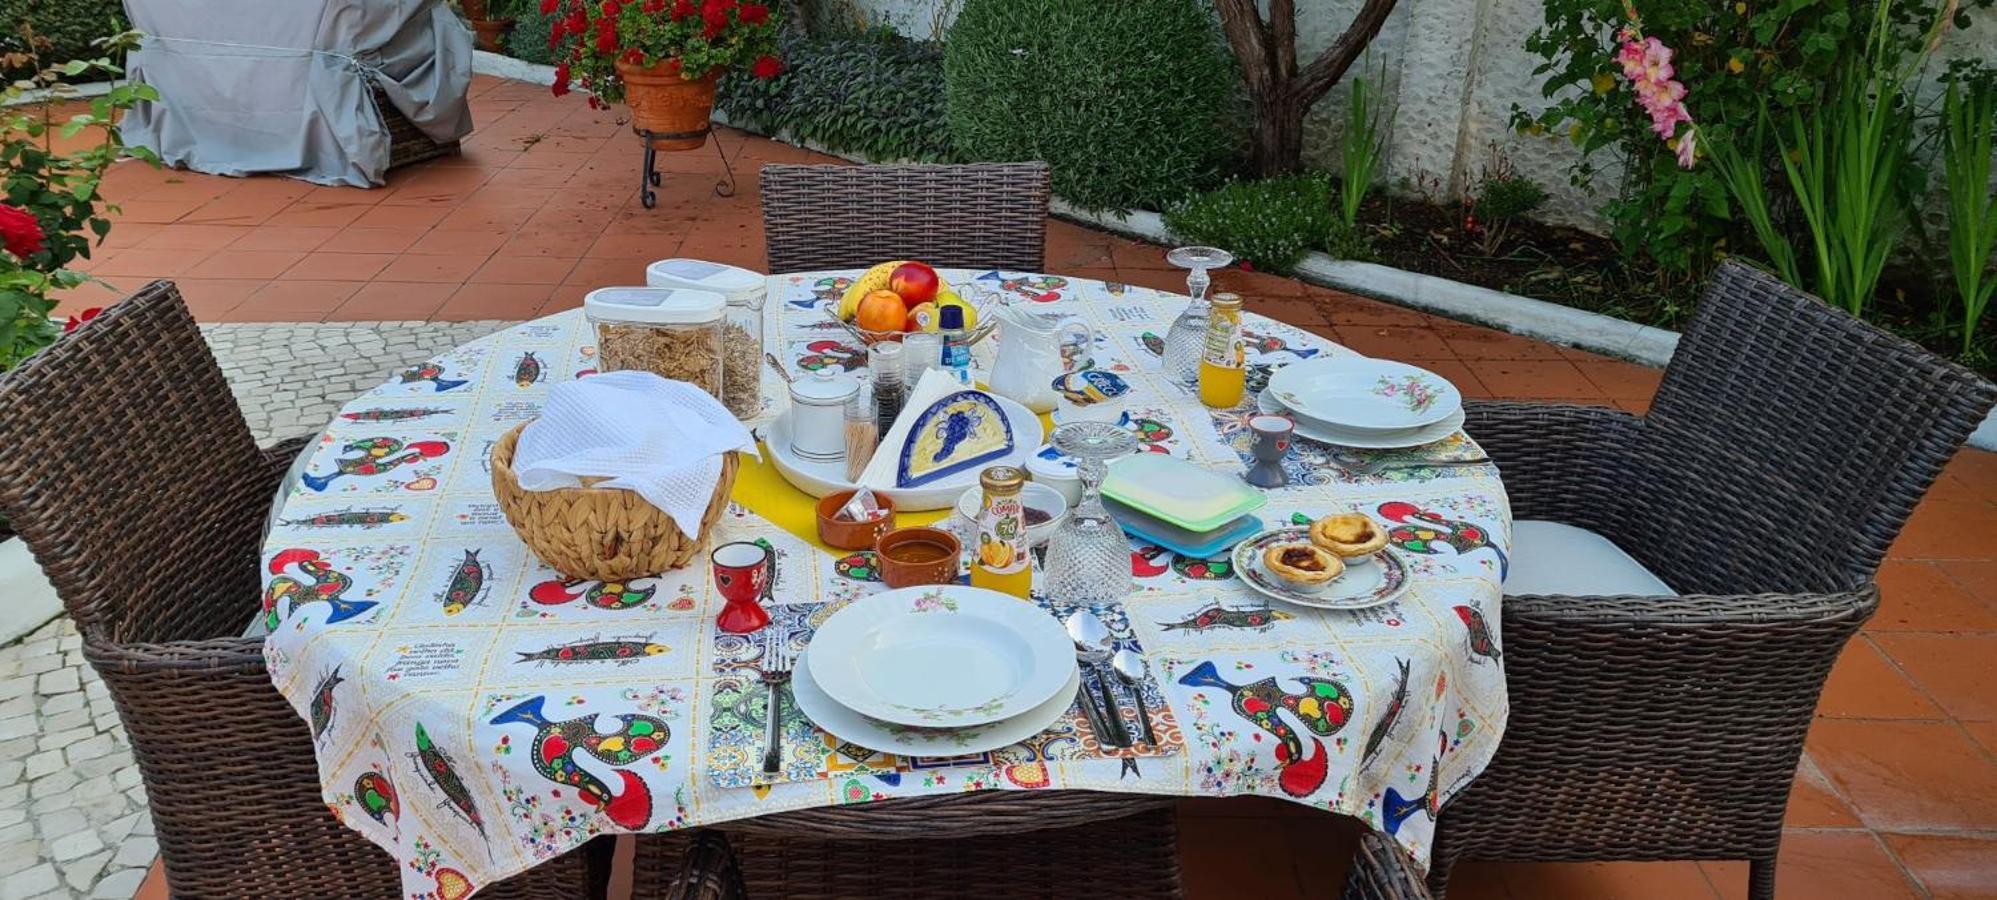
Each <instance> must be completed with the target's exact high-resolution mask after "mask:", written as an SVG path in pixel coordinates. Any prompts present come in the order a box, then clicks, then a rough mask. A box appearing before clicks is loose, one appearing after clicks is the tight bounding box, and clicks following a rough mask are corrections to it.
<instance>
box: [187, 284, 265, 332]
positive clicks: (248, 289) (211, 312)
mask: <svg viewBox="0 0 1997 900" xmlns="http://www.w3.org/2000/svg"><path fill="white" fill-rule="evenodd" d="M267 283H268V282H265V281H264V280H263V279H261V278H181V279H176V280H175V281H174V284H175V286H177V287H179V288H180V298H181V299H182V300H184V301H186V303H187V309H188V311H189V312H192V313H193V314H194V318H195V319H196V320H198V321H202V322H223V321H228V317H229V315H228V314H229V313H231V312H233V311H235V310H236V309H237V308H238V307H240V306H242V305H243V302H244V301H246V300H248V299H249V298H250V295H251V294H254V293H256V292H257V291H258V290H260V289H262V288H263V286H264V285H265V284H267Z"/></svg>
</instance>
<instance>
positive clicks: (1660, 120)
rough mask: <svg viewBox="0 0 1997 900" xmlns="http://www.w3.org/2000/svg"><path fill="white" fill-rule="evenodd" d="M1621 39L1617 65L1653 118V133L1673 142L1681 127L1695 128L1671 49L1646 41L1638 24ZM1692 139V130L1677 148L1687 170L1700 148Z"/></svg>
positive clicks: (1625, 32) (1681, 164)
mask: <svg viewBox="0 0 1997 900" xmlns="http://www.w3.org/2000/svg"><path fill="white" fill-rule="evenodd" d="M1632 15H1633V13H1632ZM1617 36H1618V38H1620V39H1621V41H1622V45H1621V46H1620V47H1618V48H1617V49H1616V64H1617V65H1618V66H1620V67H1621V68H1622V72H1623V77H1624V78H1627V79H1629V82H1630V88H1631V89H1632V90H1634V91H1635V92H1636V102H1637V105H1638V106H1639V107H1642V108H1643V111H1644V112H1645V113H1647V114H1649V116H1650V130H1651V131H1652V132H1653V133H1655V134H1656V135H1657V136H1658V137H1660V138H1663V139H1665V140H1667V141H1669V140H1671V139H1672V137H1673V136H1674V135H1676V134H1677V133H1678V126H1679V125H1681V124H1683V125H1691V124H1692V113H1691V111H1690V110H1688V109H1686V108H1685V85H1684V83H1682V82H1680V81H1678V80H1676V78H1675V77H1674V76H1676V75H1677V74H1678V71H1677V69H1676V68H1674V67H1673V66H1672V65H1671V57H1672V51H1671V48H1670V47H1667V46H1665V45H1664V42H1663V41H1660V40H1658V39H1657V38H1654V37H1644V36H1643V35H1642V34H1641V33H1640V32H1638V31H1637V29H1636V26H1635V24H1634V22H1632V24H1630V25H1628V26H1625V27H1624V28H1623V29H1622V31H1621V32H1619V33H1618V35H1617ZM1691 135H1692V132H1691V131H1689V130H1688V131H1687V132H1686V134H1685V137H1684V138H1683V139H1681V140H1680V141H1679V142H1678V145H1677V155H1678V164H1679V165H1680V166H1683V167H1685V168H1691V166H1692V161H1693V159H1694V155H1693V154H1694V150H1695V146H1696V144H1697V142H1696V141H1694V140H1692V137H1691Z"/></svg>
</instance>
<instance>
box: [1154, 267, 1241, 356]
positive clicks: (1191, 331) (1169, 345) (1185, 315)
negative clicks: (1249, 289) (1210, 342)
mask: <svg viewBox="0 0 1997 900" xmlns="http://www.w3.org/2000/svg"><path fill="white" fill-rule="evenodd" d="M1165 261H1166V262H1169V263H1171V264H1172V265H1175V266H1178V267H1180V268H1183V269H1190V270H1192V271H1191V272H1189V273H1188V274H1187V275H1186V293H1187V294H1189V295H1190V296H1191V297H1192V298H1193V299H1192V302H1190V303H1187V304H1186V310H1185V312H1182V313H1179V317H1178V318H1176V319H1173V320H1172V329H1171V330H1170V331H1168V332H1166V333H1165V375H1166V377H1168V378H1171V379H1173V380H1175V381H1177V382H1179V383H1181V384H1193V383H1195V382H1197V381H1199V377H1200V349H1201V348H1202V347H1204V346H1205V344H1206V337H1207V312H1208V309H1209V307H1208V305H1207V286H1208V285H1210V284H1212V283H1213V279H1212V278H1210V277H1208V276H1207V270H1209V269H1218V268H1220V267H1222V266H1225V265H1227V264H1228V263H1231V262H1234V254H1232V253H1229V252H1227V251H1226V250H1222V249H1220V248H1219V247H1175V248H1173V249H1172V251H1171V252H1170V253H1167V254H1165Z"/></svg>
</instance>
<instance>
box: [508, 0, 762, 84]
mask: <svg viewBox="0 0 1997 900" xmlns="http://www.w3.org/2000/svg"><path fill="white" fill-rule="evenodd" d="M541 11H542V12H544V13H547V14H549V15H552V16H554V17H555V19H554V23H553V25H552V26H551V29H552V30H551V33H550V37H549V40H551V41H554V42H556V43H557V44H558V45H559V44H561V42H562V41H564V40H565V39H567V41H568V42H567V45H566V46H567V48H568V56H567V57H566V58H564V59H562V60H561V61H560V62H557V63H556V64H555V87H554V90H555V95H556V96H561V95H563V94H566V93H568V92H569V85H570V82H571V79H573V80H574V82H575V83H576V84H579V85H581V86H582V88H583V89H584V90H586V91H588V92H589V94H590V104H591V105H593V106H601V105H607V104H613V103H618V102H620V101H622V100H623V99H624V78H623V76H621V75H619V74H618V73H617V64H618V63H620V62H621V63H625V64H627V65H636V66H643V67H647V68H649V67H652V66H659V65H663V66H665V67H666V70H667V71H668V72H676V73H679V75H680V77H682V78H685V79H686V80H688V81H695V80H698V79H701V78H705V77H707V76H709V75H718V74H720V73H722V72H724V71H728V70H732V69H747V70H748V71H750V72H751V73H753V74H754V75H755V76H756V77H757V78H775V77H776V76H777V75H778V74H779V73H781V72H782V71H783V64H782V63H781V62H780V61H779V60H778V59H777V57H776V55H775V54H776V45H777V19H776V17H775V16H774V15H772V14H771V12H770V8H769V7H768V6H766V5H764V4H762V3H755V2H751V3H742V2H740V0H701V2H700V3H698V4H696V3H695V2H694V0H602V2H600V3H598V2H594V0H541Z"/></svg>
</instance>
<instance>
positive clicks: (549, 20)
mask: <svg viewBox="0 0 1997 900" xmlns="http://www.w3.org/2000/svg"><path fill="white" fill-rule="evenodd" d="M505 14H506V15H509V16H512V17H513V30H511V31H508V32H507V33H506V37H505V39H504V40H503V41H502V42H501V44H500V46H502V47H504V48H505V49H506V55H508V56H511V57H513V58H515V59H522V60H526V61H527V62H530V63H539V64H541V65H544V66H552V65H554V64H555V51H554V50H553V49H552V48H550V47H549V46H548V35H549V34H550V33H552V32H553V31H554V25H555V17H554V16H550V15H543V14H542V13H541V4H540V0H519V2H516V3H513V4H511V6H510V7H509V8H508V9H507V12H506V13H505Z"/></svg>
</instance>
